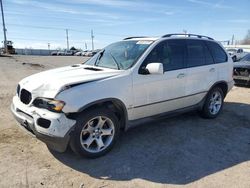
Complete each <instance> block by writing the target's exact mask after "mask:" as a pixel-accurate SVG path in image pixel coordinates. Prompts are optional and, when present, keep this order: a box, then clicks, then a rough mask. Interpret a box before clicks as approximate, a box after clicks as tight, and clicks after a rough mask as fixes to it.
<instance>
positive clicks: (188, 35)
mask: <svg viewBox="0 0 250 188" xmlns="http://www.w3.org/2000/svg"><path fill="white" fill-rule="evenodd" d="M174 35H182V36H186V37H198V38H207V39H209V40H214V39H213V38H211V37H208V36H204V35H196V34H185V33H173V34H167V35H163V36H162V38H165V37H171V36H174Z"/></svg>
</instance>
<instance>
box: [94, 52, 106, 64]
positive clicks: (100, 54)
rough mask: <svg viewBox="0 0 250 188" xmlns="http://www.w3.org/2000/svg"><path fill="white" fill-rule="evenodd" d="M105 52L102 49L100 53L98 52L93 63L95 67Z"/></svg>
mask: <svg viewBox="0 0 250 188" xmlns="http://www.w3.org/2000/svg"><path fill="white" fill-rule="evenodd" d="M104 52H105V49H103V50H102V51H100V53H99V55H98V57H97V58H96V61H95V64H94V65H95V66H97V63H99V61H100V59H101V58H102V56H103V54H104ZM97 67H98V66H97Z"/></svg>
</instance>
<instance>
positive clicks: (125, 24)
mask: <svg viewBox="0 0 250 188" xmlns="http://www.w3.org/2000/svg"><path fill="white" fill-rule="evenodd" d="M3 5H4V12H5V21H6V28H7V37H8V39H9V40H12V41H13V42H14V47H16V48H17V47H18V48H20V47H23V48H24V47H28V48H29V47H32V48H48V43H50V45H51V48H58V47H61V48H66V32H65V29H69V40H70V46H75V47H78V48H79V47H80V48H82V49H84V48H85V47H84V46H85V45H84V44H85V42H86V43H87V45H88V48H89V49H90V48H91V38H90V31H91V29H93V30H94V35H95V48H102V47H104V46H106V45H108V44H109V43H111V42H114V41H117V40H121V39H122V38H124V37H126V36H134V35H136V36H138V35H139V36H142V35H143V36H144V35H146V36H161V35H164V34H167V33H180V32H183V30H187V32H188V33H196V34H203V35H208V36H211V37H213V38H215V39H216V40H229V39H231V38H232V35H233V34H234V35H235V38H236V40H240V39H242V38H243V37H244V36H245V35H246V33H247V30H248V29H250V11H249V8H250V1H249V0H237V1H236V0H227V1H226V0H210V1H209V0H174V1H173V0H169V1H168V0H155V1H142V0H134V1H132V0H131V1H130V0H128V1H125V0H42V1H41V0H40V1H39V0H3ZM0 37H1V39H2V40H3V32H2V29H1V33H0Z"/></svg>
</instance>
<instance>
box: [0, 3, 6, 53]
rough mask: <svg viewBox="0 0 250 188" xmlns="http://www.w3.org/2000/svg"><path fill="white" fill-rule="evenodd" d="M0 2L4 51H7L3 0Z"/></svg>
mask: <svg viewBox="0 0 250 188" xmlns="http://www.w3.org/2000/svg"><path fill="white" fill-rule="evenodd" d="M0 3H1V12H2V22H3V35H4V48H5V53H8V48H7V37H6V31H7V29H6V28H5V21H4V13H3V2H2V0H0Z"/></svg>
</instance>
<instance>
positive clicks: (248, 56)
mask: <svg viewBox="0 0 250 188" xmlns="http://www.w3.org/2000/svg"><path fill="white" fill-rule="evenodd" d="M240 61H245V62H247V63H250V54H247V55H245V56H244V57H243V58H242V59H241V60H240Z"/></svg>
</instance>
